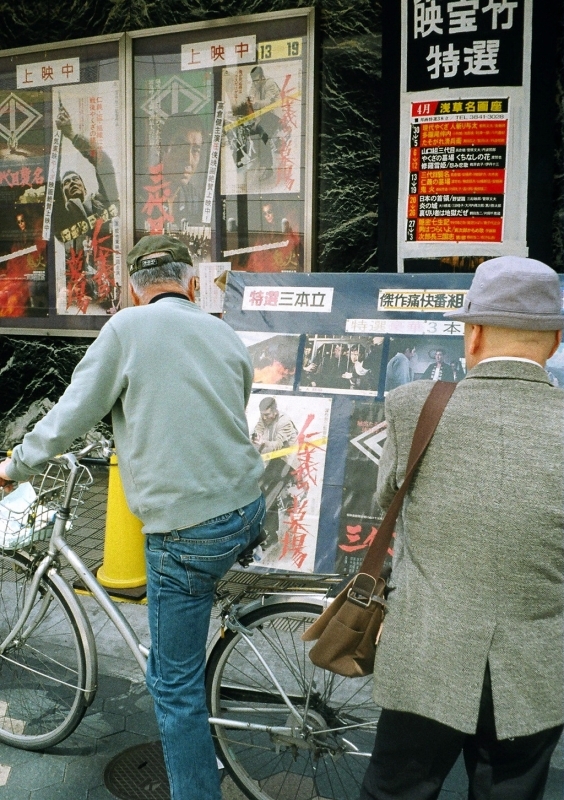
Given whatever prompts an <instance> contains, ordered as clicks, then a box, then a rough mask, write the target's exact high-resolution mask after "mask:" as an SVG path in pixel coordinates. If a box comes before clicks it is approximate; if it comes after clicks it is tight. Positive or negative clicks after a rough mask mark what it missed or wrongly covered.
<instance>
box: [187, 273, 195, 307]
mask: <svg viewBox="0 0 564 800" xmlns="http://www.w3.org/2000/svg"><path fill="white" fill-rule="evenodd" d="M197 280H198V279H197V278H196V276H195V275H193V276H192V277H191V278H190V282H189V283H188V289H187V290H186V294H187V295H188V300H191V301H192V302H193V303H195V302H196V283H197Z"/></svg>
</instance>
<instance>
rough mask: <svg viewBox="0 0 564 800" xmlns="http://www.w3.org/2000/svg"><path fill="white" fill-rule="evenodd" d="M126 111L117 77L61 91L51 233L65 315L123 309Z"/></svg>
mask: <svg viewBox="0 0 564 800" xmlns="http://www.w3.org/2000/svg"><path fill="white" fill-rule="evenodd" d="M119 116H120V108H119V83H118V81H117V80H115V81H102V82H100V83H87V84H82V83H79V84H74V85H72V86H61V87H57V88H54V89H53V143H52V146H51V158H50V164H49V183H50V184H51V185H52V187H53V196H52V207H49V206H50V202H49V200H48V207H47V208H46V211H47V212H48V213H46V219H45V220H44V235H47V233H49V232H50V234H51V237H53V240H54V244H55V284H56V298H57V299H56V310H57V314H72V315H77V314H89V315H90V314H104V315H105V314H112V313H115V312H116V311H117V310H118V309H119V307H120V303H121V293H122V287H121V276H120V270H121V255H120V249H121V227H120V192H119V175H120V167H121V163H120V147H121V142H120V140H119V137H118V136H116V131H117V130H119ZM57 164H58V165H57ZM53 172H55V175H53ZM53 179H54V180H53ZM53 184H54V185H53ZM49 218H50V219H49ZM49 222H50V225H49ZM49 227H50V231H49Z"/></svg>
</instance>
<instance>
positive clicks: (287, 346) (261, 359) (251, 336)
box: [237, 331, 300, 389]
mask: <svg viewBox="0 0 564 800" xmlns="http://www.w3.org/2000/svg"><path fill="white" fill-rule="evenodd" d="M237 335H238V336H239V337H240V338H241V340H242V342H243V344H244V345H245V347H246V348H247V350H248V351H249V355H250V357H251V361H252V362H253V367H254V376H253V386H254V387H255V388H258V389H269V388H270V389H280V388H283V387H288V388H291V387H292V386H293V384H294V375H295V372H296V362H297V358H298V346H299V343H300V336H299V334H292V333H259V332H256V331H237Z"/></svg>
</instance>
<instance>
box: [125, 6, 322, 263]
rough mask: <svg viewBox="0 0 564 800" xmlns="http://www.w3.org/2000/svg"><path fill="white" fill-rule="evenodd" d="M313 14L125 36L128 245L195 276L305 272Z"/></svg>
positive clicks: (282, 14)
mask: <svg viewBox="0 0 564 800" xmlns="http://www.w3.org/2000/svg"><path fill="white" fill-rule="evenodd" d="M312 13H313V12H312V11H311V9H304V10H295V11H291V12H277V13H274V14H270V15H260V16H259V15H255V16H249V17H240V18H238V19H237V20H226V21H225V23H221V24H218V25H214V26H213V27H212V28H210V26H209V25H207V24H206V25H200V24H197V25H186V26H178V27H176V28H173V29H160V30H157V31H139V32H135V33H133V34H132V38H133V64H134V175H135V186H134V203H135V238H136V239H138V238H140V237H141V236H143V235H145V234H148V233H167V234H172V235H174V236H177V237H178V238H180V239H181V240H182V241H184V242H185V243H186V245H187V246H188V248H189V250H190V252H191V254H192V259H193V261H194V264H195V265H199V264H200V263H207V262H228V263H229V264H230V266H231V268H232V269H237V270H246V271H249V272H282V271H287V272H301V271H303V270H307V269H309V268H310V264H311V255H310V253H311V213H312V203H311V189H312V178H313V175H312V169H313V167H312V160H311V159H308V158H306V153H307V152H309V151H310V149H311V146H312V141H313V140H312V134H313V130H312V123H313V111H312V109H313V96H312V90H313V70H312V47H313V33H312V30H313V28H312V21H313V16H312Z"/></svg>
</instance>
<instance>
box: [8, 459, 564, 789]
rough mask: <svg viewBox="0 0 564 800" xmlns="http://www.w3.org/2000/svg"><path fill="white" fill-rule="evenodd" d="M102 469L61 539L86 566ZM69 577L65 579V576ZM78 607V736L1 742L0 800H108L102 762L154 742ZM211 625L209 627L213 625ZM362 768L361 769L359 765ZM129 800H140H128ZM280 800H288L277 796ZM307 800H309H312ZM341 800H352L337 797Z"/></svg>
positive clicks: (131, 682) (108, 628)
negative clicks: (84, 701)
mask: <svg viewBox="0 0 564 800" xmlns="http://www.w3.org/2000/svg"><path fill="white" fill-rule="evenodd" d="M105 486H106V478H105V471H104V470H98V473H97V481H96V486H95V488H94V491H93V492H91V493H90V495H89V497H88V501H87V502H86V503H85V505H84V507H83V509H82V511H81V514H80V519H79V521H78V524H76V525H75V528H74V530H73V531H72V532H71V533H70V534H69V535H68V540H69V543H70V544H71V546H72V547H73V548H74V549H76V551H77V552H78V553H79V555H80V556H81V557H82V558H83V559H84V561H85V562H86V563H87V565H88V566H89V567H90V568H92V567H94V566H96V565H97V564H99V563H100V562H101V559H102V550H103V533H104V519H105V510H106V497H105ZM66 575H67V577H68V578H71V574H70V573H66ZM81 602H82V603H83V604H84V606H85V610H86V611H87V614H88V616H89V618H90V621H91V623H92V627H93V630H94V634H95V637H96V643H97V647H98V655H99V689H98V693H97V696H96V699H95V700H94V703H93V704H92V706H90V708H89V709H88V711H87V713H86V715H85V717H84V719H83V720H82V722H81V723H80V725H79V726H78V728H77V730H76V731H75V732H74V733H73V734H72V736H70V737H69V738H68V739H67V740H66V741H64V742H62V743H61V744H60V745H58V746H57V747H54V748H52V749H51V750H50V751H49V752H45V753H32V752H27V751H23V750H16V749H13V748H10V747H7V746H5V745H1V744H0V800H112V799H113V798H115V795H113V794H111V793H110V792H109V791H108V789H107V788H106V786H105V784H104V770H105V769H106V767H107V765H108V764H109V762H110V761H111V760H112V759H113V758H114V757H115V756H116V755H118V754H120V753H122V752H123V751H124V750H127V749H128V748H131V747H134V746H135V745H140V744H144V743H149V742H155V741H157V740H158V738H159V736H158V730H157V724H156V720H155V715H154V712H153V707H152V701H151V698H150V697H149V695H148V693H147V690H146V688H145V684H144V680H143V676H142V674H141V671H140V669H139V666H138V665H137V662H136V661H135V659H134V658H133V655H132V654H131V652H130V651H129V649H128V648H127V646H126V645H125V643H124V642H123V640H122V638H121V636H120V635H119V634H118V633H117V631H116V630H115V629H114V627H113V625H112V623H111V622H109V620H108V619H107V617H106V616H105V614H104V613H103V612H102V611H101V610H100V609H99V607H98V606H97V604H96V603H95V602H94V601H93V600H92V598H90V597H88V596H82V597H81ZM121 608H122V610H123V611H124V613H125V615H126V616H127V618H128V619H129V621H130V623H131V625H132V627H133V628H134V629H135V630H136V631H137V633H138V634H139V636H140V638H141V639H142V641H145V642H147V643H148V641H149V636H148V630H147V607H146V605H144V604H141V603H123V604H122V605H121ZM214 624H217V623H212V632H213V625H214ZM359 768H360V769H362V768H363V767H362V765H359ZM152 788H153V789H154V794H149V795H146V796H151V797H154V798H155V800H161V798H162V800H165V798H167V796H168V790H167V788H166V787H165V786H164V785H161V786H160V787H159V786H154V787H152ZM222 792H223V798H224V800H244V797H245V796H244V795H243V794H242V793H241V792H240V791H239V789H238V788H237V787H236V786H235V784H234V783H233V782H232V780H231V779H230V778H229V776H226V777H225V778H224V780H223V782H222ZM466 797H467V781H466V776H465V773H464V767H463V764H462V761H461V760H460V761H459V762H457V764H456V765H455V767H454V769H453V770H452V772H451V774H450V775H449V777H448V779H447V781H446V783H445V786H444V788H443V791H442V792H441V795H440V800H465V798H466ZM563 797H564V749H563V747H562V742H561V743H560V746H559V748H558V751H557V753H555V756H554V758H553V768H552V769H551V772H550V777H549V783H548V787H547V791H546V794H545V800H562V798H563ZM132 800H140V799H139V798H132ZM279 800H295V797H293V796H291V794H288V795H284V794H281V795H280V798H279ZM312 800H314V799H312ZM342 800H356V798H354V797H351V798H343V799H342Z"/></svg>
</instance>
